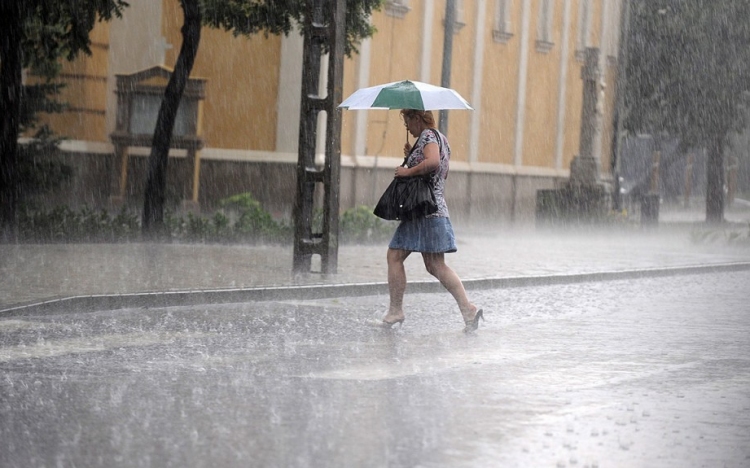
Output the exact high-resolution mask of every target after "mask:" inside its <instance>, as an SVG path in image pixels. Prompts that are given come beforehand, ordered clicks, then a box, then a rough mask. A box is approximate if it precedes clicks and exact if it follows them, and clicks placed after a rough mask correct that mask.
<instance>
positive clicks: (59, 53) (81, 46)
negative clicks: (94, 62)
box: [20, 0, 128, 78]
mask: <svg viewBox="0 0 750 468" xmlns="http://www.w3.org/2000/svg"><path fill="white" fill-rule="evenodd" d="M127 6H128V3H127V2H125V1H124V0H24V2H23V7H22V8H21V9H20V11H21V24H22V26H23V37H22V38H20V39H21V47H22V49H23V51H24V67H29V68H31V69H32V70H33V71H34V72H35V73H38V74H41V75H43V76H46V77H48V78H53V77H55V76H57V74H58V73H59V70H60V68H59V67H60V65H59V62H58V59H60V58H63V59H66V60H73V59H74V58H75V57H76V56H77V55H78V54H79V53H80V52H84V53H86V54H91V50H90V49H89V46H90V45H91V39H90V38H89V33H90V32H91V30H92V29H93V28H94V25H95V24H96V22H97V21H109V20H110V19H112V18H113V17H120V16H121V15H122V10H123V9H124V8H125V7H127Z"/></svg>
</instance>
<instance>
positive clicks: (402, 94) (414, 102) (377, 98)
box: [339, 80, 474, 110]
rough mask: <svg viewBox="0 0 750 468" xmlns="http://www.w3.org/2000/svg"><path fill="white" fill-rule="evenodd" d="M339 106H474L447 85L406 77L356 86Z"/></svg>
mask: <svg viewBox="0 0 750 468" xmlns="http://www.w3.org/2000/svg"><path fill="white" fill-rule="evenodd" d="M339 107H342V108H344V109H349V110H364V109H417V110H442V109H467V110H474V109H473V108H472V107H471V106H470V105H469V103H468V102H466V100H465V99H464V98H462V97H461V95H460V94H458V93H457V92H456V91H454V90H452V89H450V88H442V87H440V86H434V85H431V84H427V83H421V82H419V81H408V80H407V81H394V82H393V83H386V84H383V85H378V86H371V87H369V88H362V89H359V90H357V91H355V92H354V93H353V94H352V95H351V96H349V97H348V98H346V99H344V102H342V103H341V105H339Z"/></svg>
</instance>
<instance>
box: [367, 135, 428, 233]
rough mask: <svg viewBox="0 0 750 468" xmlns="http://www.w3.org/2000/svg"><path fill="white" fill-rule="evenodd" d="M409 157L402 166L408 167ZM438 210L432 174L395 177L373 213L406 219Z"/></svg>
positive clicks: (379, 215) (423, 215) (382, 216)
mask: <svg viewBox="0 0 750 468" xmlns="http://www.w3.org/2000/svg"><path fill="white" fill-rule="evenodd" d="M435 135H436V136H437V138H438V145H439V146H440V147H441V148H442V144H440V135H438V134H437V133H435ZM414 147H416V143H415V144H414ZM412 151H414V148H412ZM410 154H411V153H410ZM407 159H409V156H406V157H405V158H404V162H403V164H402V166H404V167H406V161H407ZM437 210H438V206H437V200H435V193H434V192H433V191H432V183H431V182H430V176H415V177H394V178H393V181H392V182H391V184H390V185H389V186H388V188H386V189H385V192H383V195H382V196H381V197H380V200H379V201H378V204H377V205H375V210H374V211H373V213H374V214H375V216H377V217H378V218H383V219H387V220H400V221H404V220H413V219H418V218H423V217H425V216H427V215H430V214H432V213H435V212H436V211H437Z"/></svg>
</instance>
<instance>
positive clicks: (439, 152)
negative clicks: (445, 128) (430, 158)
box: [401, 128, 443, 167]
mask: <svg viewBox="0 0 750 468" xmlns="http://www.w3.org/2000/svg"><path fill="white" fill-rule="evenodd" d="M427 130H429V131H431V132H432V133H433V134H434V135H435V138H437V143H438V157H441V156H442V155H443V141H442V138H440V133H438V131H437V130H435V129H434V128H428V129H427ZM421 137H422V135H420V138H421ZM418 141H419V138H417V141H415V142H414V146H412V147H411V150H410V151H409V154H407V155H406V156H404V162H402V163H401V166H402V167H406V161H408V160H409V156H411V154H412V153H413V152H414V150H415V149H417V142H418Z"/></svg>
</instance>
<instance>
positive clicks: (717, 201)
mask: <svg viewBox="0 0 750 468" xmlns="http://www.w3.org/2000/svg"><path fill="white" fill-rule="evenodd" d="M723 222H724V139H723V138H722V137H715V138H714V139H713V140H712V141H711V146H710V147H709V148H708V163H707V167H706V223H708V224H721V223H723Z"/></svg>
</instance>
